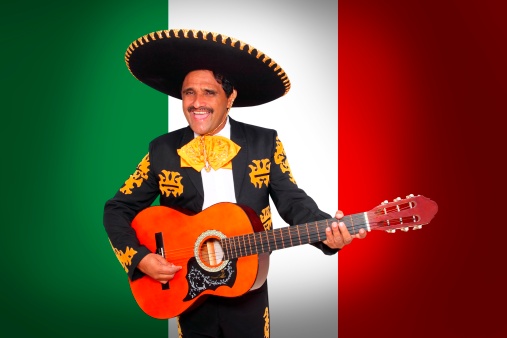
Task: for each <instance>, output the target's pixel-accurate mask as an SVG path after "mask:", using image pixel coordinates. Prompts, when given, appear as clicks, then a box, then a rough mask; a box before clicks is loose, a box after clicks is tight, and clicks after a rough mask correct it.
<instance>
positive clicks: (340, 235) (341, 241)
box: [324, 214, 353, 249]
mask: <svg viewBox="0 0 507 338" xmlns="http://www.w3.org/2000/svg"><path fill="white" fill-rule="evenodd" d="M342 216H343V215H342ZM336 218H338V214H337V217H336ZM352 239H353V238H352V236H351V235H350V233H349V231H348V230H347V227H346V226H345V223H343V222H339V223H337V222H333V223H332V224H331V227H327V228H326V240H325V241H324V244H326V245H327V246H329V247H330V248H333V249H341V248H343V247H344V246H345V245H347V244H349V243H350V242H352Z"/></svg>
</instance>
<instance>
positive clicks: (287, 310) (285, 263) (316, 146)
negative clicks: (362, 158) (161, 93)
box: [169, 0, 338, 338]
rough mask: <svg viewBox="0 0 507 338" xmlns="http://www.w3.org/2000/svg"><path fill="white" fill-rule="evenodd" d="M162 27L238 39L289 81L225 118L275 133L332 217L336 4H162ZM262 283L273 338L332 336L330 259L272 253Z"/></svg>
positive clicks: (334, 268) (302, 182)
mask: <svg viewBox="0 0 507 338" xmlns="http://www.w3.org/2000/svg"><path fill="white" fill-rule="evenodd" d="M169 28H192V29H203V30H207V31H213V32H218V33H222V34H225V35H228V36H231V37H234V38H237V39H239V40H242V41H244V42H246V43H248V44H250V45H252V46H254V47H256V48H258V49H260V50H261V51H262V52H264V53H266V54H267V55H269V56H270V57H271V58H273V59H274V60H275V61H276V62H277V63H279V64H280V65H281V66H282V68H283V69H284V70H285V72H286V73H287V74H288V76H289V78H290V80H291V85H292V88H291V90H290V92H289V93H288V94H287V95H286V96H284V97H282V98H280V99H278V100H276V101H273V102H270V103H267V104H265V105H261V106H258V107H251V108H236V109H235V108H233V109H232V110H231V117H232V118H234V119H236V120H238V121H242V122H246V123H251V124H255V125H259V126H263V127H268V128H273V129H276V130H278V133H279V137H280V139H281V140H282V142H283V144H284V147H285V150H286V153H287V155H288V159H289V163H290V166H291V169H292V172H293V174H294V176H295V178H296V181H297V182H298V185H299V186H300V187H301V188H303V189H304V190H305V191H306V192H307V193H308V194H309V195H310V196H312V197H313V198H314V199H315V200H316V202H317V203H318V205H319V207H320V208H321V209H322V210H325V211H326V212H328V213H329V214H331V215H333V216H334V213H335V211H336V208H337V205H338V192H337V190H338V168H337V167H338V141H337V138H338V98H337V95H338V2H337V1H336V2H333V1H325V0H316V1H315V0H313V1H306V2H305V1H303V2H294V1H291V0H277V1H272V0H257V1H248V2H247V1H245V2H239V1H233V0H217V1H203V0H195V1H191V2H188V1H185V0H169ZM238 94H239V95H241V93H238ZM181 109H182V108H181V101H179V100H175V99H172V98H170V99H169V127H170V128H169V129H170V130H175V129H178V128H181V127H183V126H186V125H187V124H186V121H185V119H184V117H183V113H182V112H181ZM309 154H310V155H311V158H308V155H309ZM272 211H273V219H274V221H273V222H274V226H275V227H282V226H285V223H284V222H283V221H282V220H281V218H280V217H279V216H278V214H276V209H275V208H274V207H273V208H272ZM268 281H269V293H270V315H271V336H272V337H277V338H284V337H295V338H299V337H337V335H338V328H337V327H338V325H337V318H338V287H337V285H338V264H337V255H335V256H332V257H327V256H324V255H323V254H322V253H321V252H320V251H318V250H316V249H315V248H313V247H310V246H306V245H305V246H300V247H297V248H291V249H287V250H280V251H277V252H274V253H273V254H272V255H271V264H270V270H269V275H268ZM334 323H336V325H335V324H334ZM170 327H171V329H170V337H171V338H172V337H178V335H177V331H176V325H175V324H171V325H170Z"/></svg>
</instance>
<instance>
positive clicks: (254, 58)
mask: <svg viewBox="0 0 507 338" xmlns="http://www.w3.org/2000/svg"><path fill="white" fill-rule="evenodd" d="M125 62H126V63H127V67H128V69H129V70H130V72H131V73H132V75H134V77H136V78H137V79H138V80H139V81H141V82H143V83H145V84H147V85H148V86H150V87H152V88H155V89H156V90H159V91H161V92H162V93H165V94H167V95H170V96H172V97H175V98H178V99H181V85H182V83H183V79H184V78H185V76H186V75H187V74H188V72H190V71H192V70H197V69H208V70H212V71H215V72H218V73H221V74H222V75H224V76H225V77H226V78H228V79H230V80H231V82H233V84H234V87H235V88H236V90H237V91H238V96H237V98H236V99H235V100H234V106H235V107H248V106H255V105H260V104H263V103H266V102H269V101H273V100H275V99H277V98H279V97H281V96H283V95H285V94H286V93H287V92H288V91H289V89H290V81H289V78H288V77H287V74H285V71H284V70H283V69H282V68H281V67H280V65H278V64H277V63H276V62H275V61H274V60H272V59H271V58H270V57H269V56H267V55H265V54H264V53H262V52H261V51H260V50H258V49H256V48H255V47H252V46H251V45H248V44H246V43H244V42H242V41H239V40H236V39H234V38H231V37H229V36H225V35H223V34H217V33H212V32H206V31H203V30H187V29H171V30H162V31H157V32H153V33H150V34H147V35H145V36H143V37H140V38H139V39H137V40H135V41H134V42H132V43H131V44H130V46H129V48H128V49H127V52H126V53H125Z"/></svg>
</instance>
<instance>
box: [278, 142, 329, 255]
mask: <svg viewBox="0 0 507 338" xmlns="http://www.w3.org/2000/svg"><path fill="white" fill-rule="evenodd" d="M270 189H271V190H270V195H271V198H272V200H273V202H274V203H275V206H276V208H277V210H278V213H279V214H280V217H282V219H283V220H284V221H285V222H287V223H288V224H291V225H296V224H304V223H309V222H313V221H320V220H324V219H329V218H332V217H331V216H330V215H329V214H327V213H325V212H323V211H322V210H320V209H319V207H318V206H317V204H316V203H315V201H314V200H313V199H312V198H311V197H310V196H308V195H307V194H306V193H305V191H304V190H302V189H300V188H299V187H298V186H297V183H296V180H295V179H294V177H293V175H292V172H291V170H290V166H289V163H288V160H287V156H286V154H285V150H284V148H283V145H282V142H281V141H280V139H279V138H278V136H277V134H276V132H275V135H274V139H273V156H272V158H271V170H270ZM312 245H313V246H315V247H317V248H319V249H320V250H322V252H324V253H325V254H326V255H332V254H335V253H336V252H338V250H337V249H331V248H330V247H328V246H327V245H325V244H324V243H322V242H318V243H313V244H312Z"/></svg>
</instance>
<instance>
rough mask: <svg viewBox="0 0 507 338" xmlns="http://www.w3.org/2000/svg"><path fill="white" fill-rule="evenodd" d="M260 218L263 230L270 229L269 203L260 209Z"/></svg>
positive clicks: (271, 224)
mask: <svg viewBox="0 0 507 338" xmlns="http://www.w3.org/2000/svg"><path fill="white" fill-rule="evenodd" d="M260 219H261V222H262V225H263V226H264V230H271V229H272V228H273V223H272V220H271V208H270V207H269V205H268V206H267V207H266V208H264V209H262V213H261V214H260Z"/></svg>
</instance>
